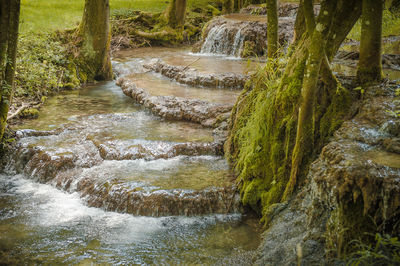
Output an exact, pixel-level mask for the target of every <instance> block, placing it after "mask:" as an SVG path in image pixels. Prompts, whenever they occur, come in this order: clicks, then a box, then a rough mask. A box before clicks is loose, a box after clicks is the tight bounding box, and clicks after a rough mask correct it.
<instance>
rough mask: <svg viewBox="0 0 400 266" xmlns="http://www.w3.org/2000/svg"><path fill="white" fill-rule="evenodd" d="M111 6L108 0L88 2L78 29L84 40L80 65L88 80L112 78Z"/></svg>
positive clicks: (90, 0) (89, 0) (91, 0)
mask: <svg viewBox="0 0 400 266" xmlns="http://www.w3.org/2000/svg"><path fill="white" fill-rule="evenodd" d="M109 17H110V6H109V2H108V0H86V1H85V10H84V12H83V18H82V21H81V23H80V25H79V28H78V31H77V33H78V36H79V37H80V38H81V39H82V45H81V48H80V54H79V56H80V58H79V65H80V67H81V68H82V70H81V71H83V72H84V73H85V74H86V75H87V80H88V81H91V80H93V79H95V80H108V79H111V78H112V76H113V75H112V68H111V60H110V45H111V44H110V42H111V31H110V18H109Z"/></svg>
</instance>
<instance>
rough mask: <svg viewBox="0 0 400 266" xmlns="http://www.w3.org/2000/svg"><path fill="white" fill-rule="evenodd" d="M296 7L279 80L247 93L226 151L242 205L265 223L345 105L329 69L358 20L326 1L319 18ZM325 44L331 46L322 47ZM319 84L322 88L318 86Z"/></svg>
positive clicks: (259, 82) (343, 0)
mask: <svg viewBox="0 0 400 266" xmlns="http://www.w3.org/2000/svg"><path fill="white" fill-rule="evenodd" d="M302 6H303V14H304V18H305V20H304V22H306V23H305V24H306V27H305V28H304V30H303V31H304V33H303V34H302V36H301V37H300V38H297V40H298V41H297V42H296V43H294V44H292V48H291V49H290V51H291V52H290V56H289V59H288V63H287V64H286V68H285V70H284V71H283V74H282V75H280V74H279V75H280V77H279V78H274V80H273V81H271V80H269V78H268V76H269V74H268V73H267V74H264V75H263V76H259V75H258V76H256V77H255V78H253V79H252V82H253V87H252V89H251V90H248V91H246V92H245V93H243V94H242V96H241V97H240V98H239V99H238V102H237V103H236V105H235V107H234V109H233V111H232V118H231V122H230V125H229V128H230V133H229V137H228V140H227V142H226V145H225V148H226V155H227V158H228V159H229V161H230V162H231V163H233V164H234V166H235V168H236V170H237V172H238V174H239V176H238V178H239V181H240V184H241V186H240V193H241V198H242V202H243V204H245V205H249V206H251V207H252V208H253V209H254V210H255V211H258V212H260V213H261V214H262V215H263V217H264V222H266V223H267V222H268V217H267V216H268V208H269V207H270V206H271V205H272V204H274V203H277V202H282V201H284V200H286V199H288V198H289V197H290V195H291V194H292V192H293V191H294V189H295V187H296V186H297V185H298V184H299V183H301V182H302V177H304V176H305V174H306V171H307V168H308V166H309V163H310V162H311V160H312V159H313V156H314V155H315V154H316V153H318V152H319V151H320V149H321V148H322V146H323V145H324V143H325V142H326V141H327V140H328V139H329V137H330V136H331V134H333V132H334V130H336V129H337V128H338V127H339V126H340V121H343V119H344V118H345V117H346V116H347V115H348V112H347V110H348V109H347V108H349V106H350V105H351V104H348V103H351V98H350V96H349V93H348V92H346V90H344V89H341V88H339V87H338V86H336V85H337V80H336V78H335V76H334V75H333V74H332V71H331V70H330V67H329V64H330V61H331V60H332V59H331V58H332V57H331V55H334V54H335V53H336V51H337V49H338V48H339V45H340V43H341V42H340V40H343V38H344V37H343V36H346V35H347V34H348V32H349V31H350V30H351V28H352V27H353V25H354V23H355V21H356V20H357V19H358V17H359V12H353V13H350V12H352V11H356V10H357V8H356V6H357V0H324V1H322V3H321V12H320V14H319V15H318V17H317V18H315V17H314V14H313V5H312V2H311V0H304V2H303V5H302ZM336 25H343V26H341V27H337V26H336ZM342 37H343V38H342ZM330 40H334V44H332V45H328V42H330ZM322 77H323V78H322ZM320 78H322V81H323V82H324V85H317V84H320V83H318V81H319V80H320ZM338 121H339V122H338Z"/></svg>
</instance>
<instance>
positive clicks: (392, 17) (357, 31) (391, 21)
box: [347, 10, 400, 41]
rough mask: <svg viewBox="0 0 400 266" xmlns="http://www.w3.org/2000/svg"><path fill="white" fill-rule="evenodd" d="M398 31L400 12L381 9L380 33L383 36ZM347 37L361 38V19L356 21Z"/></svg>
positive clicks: (399, 28) (396, 33)
mask: <svg viewBox="0 0 400 266" xmlns="http://www.w3.org/2000/svg"><path fill="white" fill-rule="evenodd" d="M399 33H400V14H399V13H391V12H390V11H389V10H384V11H383V25H382V35H383V37H388V36H393V35H399ZM347 38H348V39H352V40H357V41H359V40H360V38H361V19H359V20H358V21H357V23H356V24H355V25H354V27H353V29H352V30H351V31H350V33H349V35H347Z"/></svg>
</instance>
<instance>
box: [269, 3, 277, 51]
mask: <svg viewBox="0 0 400 266" xmlns="http://www.w3.org/2000/svg"><path fill="white" fill-rule="evenodd" d="M267 23H268V24H267V41H268V48H267V49H268V58H273V57H275V56H276V53H277V51H278V1H277V0H267Z"/></svg>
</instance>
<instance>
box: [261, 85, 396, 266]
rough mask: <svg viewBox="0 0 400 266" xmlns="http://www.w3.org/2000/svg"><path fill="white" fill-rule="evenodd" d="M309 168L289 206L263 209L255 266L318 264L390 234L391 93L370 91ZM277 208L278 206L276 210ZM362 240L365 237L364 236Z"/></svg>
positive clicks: (393, 212)
mask: <svg viewBox="0 0 400 266" xmlns="http://www.w3.org/2000/svg"><path fill="white" fill-rule="evenodd" d="M364 97H365V99H364V101H363V102H362V106H361V108H360V110H359V112H358V114H357V115H356V116H355V117H354V118H353V119H351V120H349V121H347V122H345V123H343V125H342V127H341V128H340V129H339V130H338V131H337V132H336V133H335V135H334V137H333V138H332V141H331V142H330V143H329V144H328V145H326V146H325V147H324V148H323V150H322V152H321V154H320V155H319V157H318V159H317V160H315V161H314V163H313V164H312V165H311V167H310V171H309V173H308V175H307V178H306V180H305V181H304V183H303V184H302V188H301V190H300V191H299V192H298V193H297V195H295V196H293V198H292V200H291V201H290V202H289V204H287V205H284V204H281V205H280V207H279V208H277V206H273V207H271V211H270V214H271V215H270V218H271V222H270V226H269V229H268V230H267V231H266V232H265V233H264V234H263V238H264V241H263V243H262V245H261V246H260V248H259V255H258V259H257V263H258V264H260V265H278V264H279V265H294V264H301V265H323V264H326V263H328V264H330V263H332V262H330V261H329V257H337V256H338V254H343V252H344V250H345V249H346V248H348V247H349V245H350V241H351V240H354V239H356V238H360V237H361V238H365V237H366V235H365V234H364V233H365V232H368V233H371V234H372V235H374V233H375V232H380V233H389V234H392V235H398V234H399V233H400V228H399V225H398V220H399V218H400V217H399V210H400V155H399V154H396V153H393V151H396V147H397V146H396V145H397V143H398V138H397V136H396V135H397V134H398V132H396V134H391V133H393V132H391V131H388V130H386V131H385V130H382V129H384V128H387V125H386V124H387V121H392V122H391V124H393V123H399V122H400V121H399V118H393V117H391V115H390V111H394V110H398V109H399V108H400V106H399V103H398V102H397V103H396V101H395V98H394V97H395V92H394V88H383V87H373V88H372V87H371V88H368V89H367V90H366V95H365V96H364ZM393 120H396V121H395V122H393ZM278 205H279V204H278ZM367 237H368V236H367Z"/></svg>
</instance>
